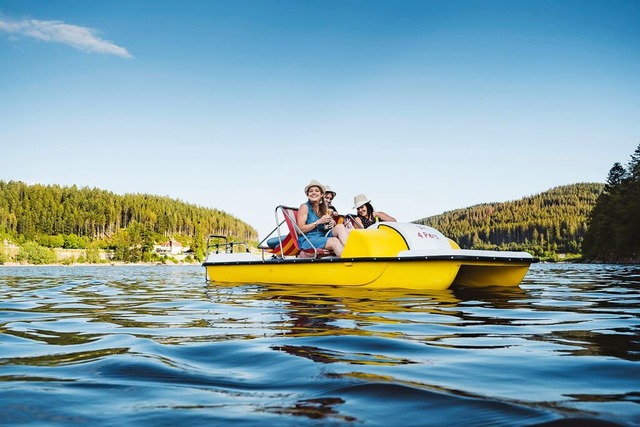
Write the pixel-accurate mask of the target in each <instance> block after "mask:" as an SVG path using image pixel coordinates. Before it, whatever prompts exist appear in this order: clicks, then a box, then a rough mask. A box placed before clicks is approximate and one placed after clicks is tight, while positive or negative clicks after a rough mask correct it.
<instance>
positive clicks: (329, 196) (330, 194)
mask: <svg viewBox="0 0 640 427" xmlns="http://www.w3.org/2000/svg"><path fill="white" fill-rule="evenodd" d="M336 194H337V193H336V192H335V191H333V190H332V189H331V187H329V186H328V185H325V186H324V195H323V197H324V201H325V202H326V203H327V209H329V214H330V215H338V211H337V210H336V208H335V207H334V206H333V199H335V198H336Z"/></svg>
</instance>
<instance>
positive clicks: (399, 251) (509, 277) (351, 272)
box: [202, 216, 538, 290]
mask: <svg viewBox="0 0 640 427" xmlns="http://www.w3.org/2000/svg"><path fill="white" fill-rule="evenodd" d="M276 218H277V216H276ZM288 222H289V224H288V225H289V226H290V227H291V226H292V225H293V224H295V223H294V222H292V221H288ZM292 231H293V235H294V237H296V232H295V230H292ZM211 237H221V236H211ZM279 241H280V246H283V243H284V238H283V237H282V234H279ZM242 245H243V243H234V242H232V243H227V242H226V241H225V242H224V243H218V244H215V245H210V244H209V243H208V244H207V256H206V259H205V261H204V263H203V264H202V265H203V267H205V269H206V278H207V280H210V281H213V282H225V283H256V284H291V285H338V286H361V287H369V288H405V289H425V290H442V289H447V288H449V287H450V286H451V285H452V284H453V283H456V284H460V285H466V286H518V285H519V284H520V282H521V281H522V279H523V278H524V276H525V275H526V274H527V271H528V269H529V266H530V265H531V263H534V262H537V261H538V259H536V258H534V257H533V256H531V255H530V254H529V253H527V252H507V251H485V250H468V249H460V247H459V246H458V245H457V244H456V243H455V242H453V241H452V240H451V239H449V238H447V237H445V236H444V235H443V234H442V233H440V232H439V231H438V230H436V229H434V228H432V227H428V226H425V225H419V224H413V223H398V222H382V223H377V224H375V225H374V226H372V227H370V228H368V229H356V230H352V231H351V232H350V233H349V237H348V239H347V243H346V245H345V248H344V252H343V254H342V256H341V257H335V256H326V257H319V256H317V254H318V253H317V252H316V253H315V255H316V256H306V257H305V256H304V254H302V255H303V256H300V255H298V256H295V257H288V256H284V252H283V253H281V254H278V253H268V252H265V251H264V249H265V247H264V246H263V247H262V249H263V253H262V256H260V255H258V254H255V253H252V252H250V251H249V248H248V247H247V248H246V249H244V250H241V251H237V250H238V249H241V248H242Z"/></svg>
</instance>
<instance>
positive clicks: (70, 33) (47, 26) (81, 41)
mask: <svg viewBox="0 0 640 427" xmlns="http://www.w3.org/2000/svg"><path fill="white" fill-rule="evenodd" d="M2 31H4V32H7V33H9V34H19V35H23V36H27V37H33V38H35V39H38V40H43V41H46V42H54V43H63V44H66V45H69V46H71V47H74V48H76V49H80V50H84V51H86V52H95V53H105V54H110V55H117V56H121V57H123V58H133V56H132V55H131V54H130V53H129V52H127V50H126V49H125V48H123V47H120V46H117V45H115V44H113V43H111V42H110V41H107V40H103V39H101V38H100V37H98V36H97V35H96V31H95V30H93V29H91V28H87V27H80V26H78V25H69V24H65V23H64V22H61V21H40V20H37V19H25V20H22V21H9V20H6V19H3V18H1V17H0V32H2Z"/></svg>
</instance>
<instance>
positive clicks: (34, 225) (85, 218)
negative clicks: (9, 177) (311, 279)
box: [0, 181, 257, 240]
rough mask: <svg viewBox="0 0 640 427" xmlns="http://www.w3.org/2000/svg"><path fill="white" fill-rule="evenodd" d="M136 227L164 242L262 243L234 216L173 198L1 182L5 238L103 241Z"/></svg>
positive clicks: (1, 219)
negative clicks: (216, 238) (228, 238)
mask: <svg viewBox="0 0 640 427" xmlns="http://www.w3.org/2000/svg"><path fill="white" fill-rule="evenodd" d="M132 225H135V227H137V228H138V229H140V230H142V231H144V232H148V233H152V234H154V235H157V236H158V237H162V236H172V237H176V238H177V237H179V236H183V237H189V238H193V239H197V240H202V239H204V238H205V237H204V236H206V235H207V234H209V233H215V234H228V235H233V236H237V237H238V238H240V239H247V240H255V239H256V238H257V232H256V230H255V229H253V228H252V227H251V226H249V225H248V224H246V223H244V222H242V221H240V220H239V219H237V218H235V217H233V216H232V215H229V214H227V213H225V212H223V211H219V210H217V209H209V208H204V207H200V206H196V205H193V204H188V203H185V202H182V201H180V200H176V199H171V198H169V197H161V196H153V195H148V194H125V195H123V196H122V195H117V194H114V193H111V192H109V191H105V190H99V189H96V188H93V189H92V188H87V187H83V188H77V187H76V186H71V187H62V186H59V185H39V184H36V185H27V184H25V183H24V182H19V181H18V182H16V181H10V182H4V181H0V234H8V235H9V236H10V237H13V238H17V239H19V240H38V238H40V237H42V236H56V235H75V236H79V237H80V238H83V239H88V240H95V239H98V240H100V239H108V238H110V237H112V236H114V235H115V234H117V233H118V232H119V231H120V230H122V229H126V228H127V227H130V226H132Z"/></svg>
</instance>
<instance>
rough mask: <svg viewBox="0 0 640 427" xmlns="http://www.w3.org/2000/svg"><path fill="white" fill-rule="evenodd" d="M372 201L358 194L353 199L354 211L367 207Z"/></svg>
mask: <svg viewBox="0 0 640 427" xmlns="http://www.w3.org/2000/svg"><path fill="white" fill-rule="evenodd" d="M370 201H371V200H369V199H368V198H367V196H365V195H364V194H358V195H357V196H356V197H354V198H353V209H358V208H359V207H360V206H362V205H366V204H367V203H369V202H370Z"/></svg>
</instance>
